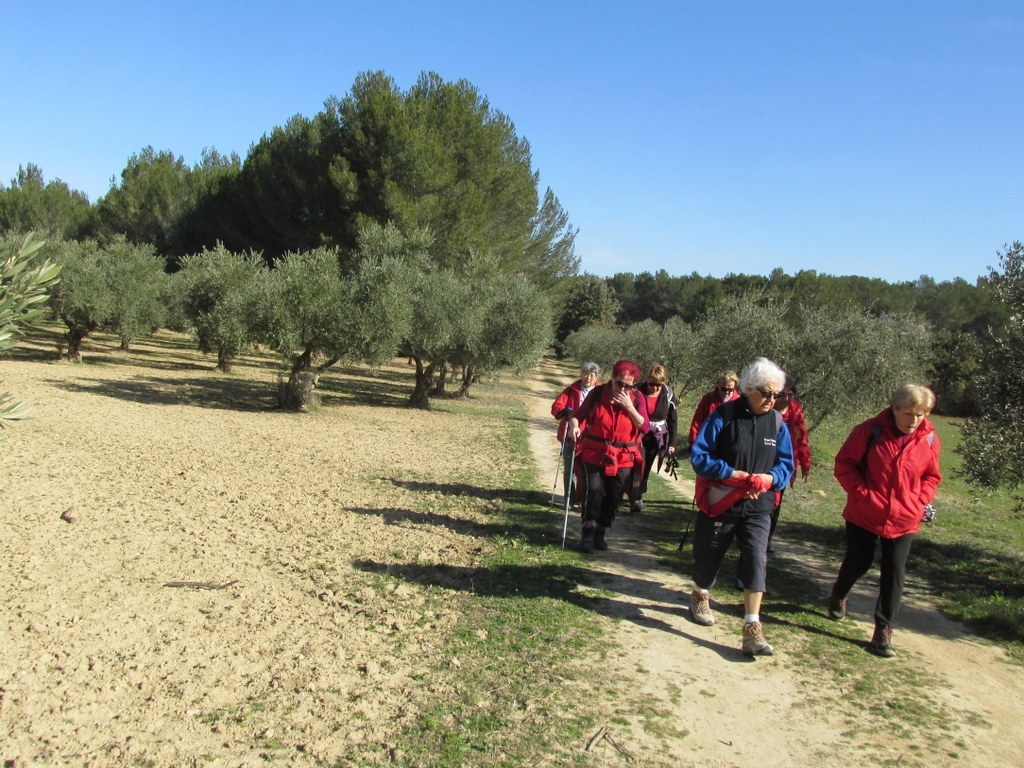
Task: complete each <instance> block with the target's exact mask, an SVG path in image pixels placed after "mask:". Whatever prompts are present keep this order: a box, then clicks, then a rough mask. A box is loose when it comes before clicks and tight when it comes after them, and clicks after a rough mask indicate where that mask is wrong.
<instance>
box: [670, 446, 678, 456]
mask: <svg viewBox="0 0 1024 768" xmlns="http://www.w3.org/2000/svg"><path fill="white" fill-rule="evenodd" d="M675 454H676V447H675V446H674V445H670V446H669V447H668V455H669V456H675Z"/></svg>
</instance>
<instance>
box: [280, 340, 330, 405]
mask: <svg viewBox="0 0 1024 768" xmlns="http://www.w3.org/2000/svg"><path fill="white" fill-rule="evenodd" d="M315 352H316V350H315V349H314V348H313V347H306V350H305V351H304V352H303V353H302V354H301V355H299V356H298V357H296V358H295V360H294V361H293V362H292V370H291V373H290V374H289V376H288V380H287V381H283V382H280V383H279V385H278V390H277V404H278V406H279V407H280V408H282V409H284V410H287V411H299V412H301V413H304V412H306V411H308V410H309V409H310V407H316V406H317V405H319V404H320V400H319V397H318V396H317V394H316V392H315V391H314V390H316V385H317V382H318V381H319V380H320V371H318V370H313V355H314V354H315Z"/></svg>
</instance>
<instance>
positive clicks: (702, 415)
mask: <svg viewBox="0 0 1024 768" xmlns="http://www.w3.org/2000/svg"><path fill="white" fill-rule="evenodd" d="M709 397H710V396H709V395H704V396H703V397H702V398H701V399H700V402H698V403H697V409H696V410H695V411H694V412H693V419H692V420H691V421H690V445H693V444H694V443H695V442H696V440H697V433H699V432H700V428H701V427H702V426H703V425H704V421H705V420H706V419H707V417H708V411H710V410H711V401H710V399H709Z"/></svg>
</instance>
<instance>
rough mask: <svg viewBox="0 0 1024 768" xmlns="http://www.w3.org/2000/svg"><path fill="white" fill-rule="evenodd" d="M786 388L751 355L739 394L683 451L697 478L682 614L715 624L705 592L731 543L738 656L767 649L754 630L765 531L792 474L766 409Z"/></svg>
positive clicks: (785, 437)
mask: <svg viewBox="0 0 1024 768" xmlns="http://www.w3.org/2000/svg"><path fill="white" fill-rule="evenodd" d="M785 383H786V374H785V372H783V370H782V369H781V368H779V366H778V365H776V364H775V363H773V362H772V361H771V360H768V359H767V358H764V357H758V358H756V359H755V360H754V361H753V362H751V363H750V364H749V365H748V366H747V367H746V368H744V369H743V372H742V374H741V375H740V382H739V386H740V391H741V393H742V396H741V397H739V398H738V399H736V400H732V401H730V402H727V403H724V404H723V405H721V406H720V407H719V408H717V409H716V410H715V411H714V413H712V414H711V415H710V416H708V418H707V419H706V420H705V422H704V424H703V426H702V427H701V428H700V432H699V433H698V434H697V439H696V440H695V441H694V443H693V447H692V449H691V452H690V464H691V466H692V467H693V471H694V472H695V473H696V474H697V506H698V508H699V510H700V511H699V513H698V515H697V519H696V522H695V524H694V536H693V583H694V586H695V589H694V591H693V594H692V595H691V596H690V613H691V615H692V616H693V620H694V621H695V622H697V623H698V624H703V625H705V626H707V625H711V624H714V623H715V616H714V614H713V613H712V612H711V591H710V590H711V588H712V587H713V586H714V585H715V580H716V579H717V578H718V570H719V568H720V567H721V565H722V560H723V559H724V558H725V553H726V552H727V551H728V550H729V547H730V546H731V545H732V542H733V539H735V540H736V542H737V544H738V545H739V550H740V560H739V567H738V569H737V580H738V581H739V582H740V583H741V585H742V587H743V608H744V619H743V644H742V650H743V653H744V654H745V655H747V656H771V655H772V654H773V653H774V652H775V651H774V649H773V648H772V646H771V645H770V644H769V643H768V641H767V640H765V637H764V632H763V630H762V628H761V617H760V613H761V599H762V598H763V597H764V592H765V577H766V573H767V565H768V554H767V550H768V533H769V530H770V528H771V514H772V509H773V507H774V505H775V492H776V491H780V490H782V489H783V488H785V487H786V486H787V485H788V483H789V481H790V478H791V477H792V476H793V443H792V440H791V439H790V434H789V429H788V428H787V427H786V425H785V424H784V423H783V420H782V415H781V414H780V413H779V412H778V411H776V410H775V409H774V408H773V406H774V404H775V401H776V400H777V399H778V397H779V394H780V393H781V392H782V389H783V386H784V385H785Z"/></svg>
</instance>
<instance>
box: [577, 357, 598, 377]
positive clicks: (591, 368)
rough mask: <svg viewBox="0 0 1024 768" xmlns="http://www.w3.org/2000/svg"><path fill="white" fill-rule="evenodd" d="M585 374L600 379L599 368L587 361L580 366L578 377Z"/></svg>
mask: <svg viewBox="0 0 1024 768" xmlns="http://www.w3.org/2000/svg"><path fill="white" fill-rule="evenodd" d="M586 373H594V374H597V376H598V378H600V376H601V366H600V365H598V364H597V363H594V362H590V361H587V362H585V363H584V364H583V365H581V366H580V376H582V375H584V374H586Z"/></svg>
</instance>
